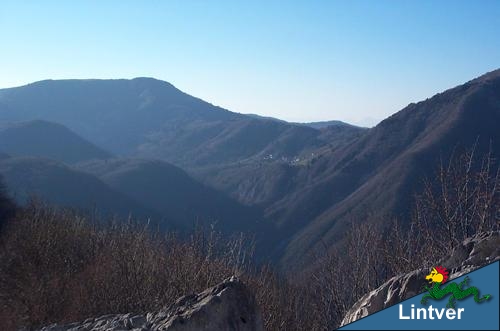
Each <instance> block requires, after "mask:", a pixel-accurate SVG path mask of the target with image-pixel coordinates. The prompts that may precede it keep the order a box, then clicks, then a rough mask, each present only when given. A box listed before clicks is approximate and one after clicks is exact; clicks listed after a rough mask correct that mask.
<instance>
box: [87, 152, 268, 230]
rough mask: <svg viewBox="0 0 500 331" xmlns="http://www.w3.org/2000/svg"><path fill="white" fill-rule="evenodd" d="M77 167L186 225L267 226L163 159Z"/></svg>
mask: <svg viewBox="0 0 500 331" xmlns="http://www.w3.org/2000/svg"><path fill="white" fill-rule="evenodd" d="M78 168H79V169H81V170H84V171H87V172H90V173H92V174H94V175H95V176H97V177H99V178H100V179H101V180H102V181H104V182H105V183H106V184H108V185H109V186H110V187H112V188H113V189H115V190H117V191H119V192H121V193H123V194H124V195H127V196H129V197H130V198H133V199H134V200H136V201H139V202H140V203H141V204H142V205H144V206H147V207H148V208H150V209H153V210H155V211H157V212H159V213H161V214H162V215H165V216H166V217H167V218H168V219H172V220H175V222H176V223H177V224H182V225H183V227H184V228H189V227H193V226H194V225H195V223H196V222H199V223H203V224H208V225H210V224H212V223H213V224H215V225H216V229H218V230H221V231H223V232H226V233H231V232H234V231H248V232H252V233H256V232H261V231H264V230H265V229H267V225H266V224H265V223H263V217H262V213H261V212H259V211H258V210H257V209H255V208H250V207H246V206H243V205H241V204H239V203H238V202H237V201H235V200H233V199H230V198H228V197H227V196H225V195H224V194H222V193H220V192H218V191H216V190H214V189H212V188H209V187H207V186H205V185H202V184H200V183H198V182H197V181H195V180H193V179H192V178H191V177H189V176H188V175H187V174H186V173H185V172H184V171H183V170H181V169H179V168H177V167H175V166H173V165H170V164H168V163H165V162H162V161H154V160H138V159H113V160H106V161H92V162H87V163H83V164H80V165H78Z"/></svg>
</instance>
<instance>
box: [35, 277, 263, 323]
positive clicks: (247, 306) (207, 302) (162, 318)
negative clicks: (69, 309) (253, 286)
mask: <svg viewBox="0 0 500 331" xmlns="http://www.w3.org/2000/svg"><path fill="white" fill-rule="evenodd" d="M77 330H78V331H81V330H92V331H105V330H106V331H113V330H116V331H118V330H120V331H122V330H135V331H139V330H140V331H146V330H165V331H167V330H168V331H191V330H192V331H194V330H196V331H263V330H264V327H263V322H262V316H261V314H260V311H259V309H258V306H257V302H256V301H255V297H254V296H253V294H252V293H251V292H250V291H249V290H248V289H247V288H246V287H245V285H244V284H243V283H242V282H241V281H240V280H239V279H237V278H235V277H232V278H230V279H228V280H226V281H224V282H222V283H220V284H218V285H216V286H214V287H211V288H209V289H207V290H205V291H203V292H201V293H199V294H192V295H188V296H184V297H182V298H180V299H178V300H177V301H176V302H175V303H174V304H173V305H172V306H170V307H168V308H166V309H163V310H161V311H159V312H154V313H147V314H124V315H105V316H101V317H98V318H90V319H87V320H85V321H83V322H78V323H72V324H67V325H51V326H48V327H45V328H43V329H42V331H77Z"/></svg>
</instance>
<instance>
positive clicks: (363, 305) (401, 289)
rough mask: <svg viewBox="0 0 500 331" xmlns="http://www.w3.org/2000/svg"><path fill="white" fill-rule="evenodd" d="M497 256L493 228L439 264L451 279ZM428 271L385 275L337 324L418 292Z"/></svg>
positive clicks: (499, 241)
mask: <svg viewBox="0 0 500 331" xmlns="http://www.w3.org/2000/svg"><path fill="white" fill-rule="evenodd" d="M498 260H500V232H498V231H496V232H489V233H483V234H481V235H478V236H476V237H474V238H471V239H466V240H465V241H464V242H463V243H462V245H460V246H459V247H457V248H456V249H455V250H454V251H453V252H452V253H451V254H450V255H449V256H447V257H445V258H444V259H443V260H442V261H440V263H439V264H440V265H443V266H444V267H446V268H447V269H449V271H450V279H454V278H457V277H460V276H462V275H464V274H466V273H469V272H471V271H473V270H475V269H478V268H480V267H482V266H485V265H487V264H490V263H493V262H495V261H498ZM428 273H429V270H428V269H418V270H414V271H412V272H409V273H406V274H402V275H398V276H395V277H393V278H391V279H389V280H388V281H387V282H385V283H384V284H383V285H381V286H380V287H379V288H377V289H375V290H373V291H371V292H369V293H367V294H365V295H364V296H363V297H362V298H361V299H359V300H358V301H357V302H356V303H355V304H354V305H353V306H352V307H351V309H349V310H348V311H347V313H346V315H345V316H344V319H343V320H342V324H341V325H346V324H349V323H352V322H354V321H356V320H358V319H360V318H363V317H365V316H367V315H370V314H373V313H375V312H377V311H379V310H382V309H385V308H387V307H390V306H392V305H395V304H397V303H398V302H401V301H403V300H406V299H409V298H411V297H413V296H415V295H417V294H420V293H421V292H422V290H421V289H422V286H423V285H424V284H427V282H426V281H425V275H427V274H428Z"/></svg>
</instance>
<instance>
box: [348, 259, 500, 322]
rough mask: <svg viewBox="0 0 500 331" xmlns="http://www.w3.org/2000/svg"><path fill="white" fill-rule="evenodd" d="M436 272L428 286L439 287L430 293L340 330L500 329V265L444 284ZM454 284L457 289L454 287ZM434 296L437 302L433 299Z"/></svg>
mask: <svg viewBox="0 0 500 331" xmlns="http://www.w3.org/2000/svg"><path fill="white" fill-rule="evenodd" d="M436 268H437V269H438V270H436V269H432V270H429V275H428V276H427V277H428V278H426V279H427V280H428V281H429V282H431V281H432V279H436V280H437V281H436V283H437V284H431V283H430V284H429V288H430V290H429V291H428V292H425V293H422V294H419V295H417V296H415V297H413V298H410V299H408V300H405V301H402V302H400V303H398V304H396V305H394V306H391V307H389V308H386V309H384V310H381V311H379V312H377V313H374V314H372V315H369V316H367V317H365V318H362V319H360V320H358V321H356V322H353V323H350V324H348V325H346V326H344V327H342V328H340V329H341V330H498V329H499V327H500V325H499V313H498V312H499V301H498V300H499V299H500V296H499V285H498V284H499V268H500V262H499V261H497V262H495V263H493V264H490V265H488V266H485V267H482V268H481V269H478V270H475V271H473V272H471V273H469V274H467V275H464V276H461V277H459V278H456V279H453V280H451V281H450V280H448V281H447V279H446V277H447V276H446V275H445V276H444V280H443V276H442V275H441V274H440V270H439V268H438V267H436ZM466 277H468V279H467V280H465V278H466ZM439 282H442V283H439ZM452 283H455V284H456V285H452ZM434 286H435V287H434ZM457 288H458V289H457ZM445 289H454V291H455V292H449V293H446V294H445V292H446V291H445ZM453 293H456V294H453ZM452 294H453V295H454V296H456V297H457V298H456V299H455V300H452V301H451V302H450V300H449V299H450V296H451V295H452ZM433 295H434V297H436V298H434V297H433ZM424 296H425V298H424ZM422 299H424V301H425V304H423V303H422V302H421V300H422ZM476 301H479V302H476ZM447 305H448V307H447ZM450 305H451V306H454V308H449V307H450Z"/></svg>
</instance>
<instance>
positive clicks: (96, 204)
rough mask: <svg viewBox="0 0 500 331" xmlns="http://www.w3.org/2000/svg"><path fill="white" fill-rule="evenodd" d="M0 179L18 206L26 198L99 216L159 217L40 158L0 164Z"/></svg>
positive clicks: (83, 176)
mask: <svg viewBox="0 0 500 331" xmlns="http://www.w3.org/2000/svg"><path fill="white" fill-rule="evenodd" d="M0 175H1V176H2V177H3V179H4V182H5V185H6V188H7V190H8V192H9V193H10V195H11V196H12V197H13V198H14V199H15V200H16V201H17V202H18V203H20V204H24V203H26V202H27V200H28V199H29V198H30V197H32V196H33V197H36V198H39V199H42V200H43V201H45V202H48V203H51V204H54V205H58V206H65V207H73V208H78V209H82V210H85V211H93V210H96V211H97V212H98V213H99V214H100V215H103V216H110V215H117V216H120V217H125V218H126V217H128V216H129V215H130V214H131V215H132V216H135V217H139V218H146V217H151V218H153V219H155V220H160V219H161V218H160V217H159V216H160V215H159V214H158V213H156V212H154V211H152V210H150V209H148V208H146V207H143V206H142V205H140V204H139V203H138V202H136V201H134V200H133V199H130V198H129V197H127V196H125V195H123V194H121V193H119V192H117V191H115V190H113V189H111V188H110V187H108V186H107V185H106V184H104V183H103V182H102V181H100V180H99V179H97V178H95V177H94V176H91V175H89V174H86V173H83V172H79V171H76V170H73V169H71V168H69V167H68V166H66V165H64V164H62V163H59V162H57V161H53V160H50V159H44V158H34V157H16V158H6V159H2V160H0Z"/></svg>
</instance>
